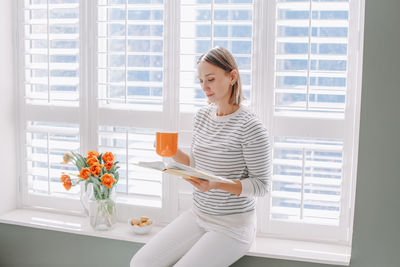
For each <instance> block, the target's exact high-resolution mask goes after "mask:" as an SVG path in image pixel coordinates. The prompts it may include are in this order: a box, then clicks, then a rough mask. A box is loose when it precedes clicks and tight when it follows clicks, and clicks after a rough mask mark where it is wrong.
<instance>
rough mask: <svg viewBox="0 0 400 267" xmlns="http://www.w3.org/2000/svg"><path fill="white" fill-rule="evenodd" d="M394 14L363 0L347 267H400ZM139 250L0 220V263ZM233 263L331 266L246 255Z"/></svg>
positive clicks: (392, 0)
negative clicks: (353, 203)
mask: <svg viewBox="0 0 400 267" xmlns="http://www.w3.org/2000/svg"><path fill="white" fill-rule="evenodd" d="M399 12H400V1H399V0H379V1H378V0H366V24H365V46H364V78H363V92H362V108H361V133H360V150H359V164H358V178H357V195H356V210H355V226H354V236H353V255H352V260H351V265H350V266H351V267H398V266H400V259H399V256H400V245H399V243H400V229H399V227H400V194H399V193H398V191H399V190H400V175H399V169H400V146H399V144H400V141H399V138H400V105H399V102H400V71H399V64H400V56H399V53H400V30H399V29H400V14H399ZM139 247H140V245H138V244H134V243H129V242H122V241H111V240H106V239H101V238H92V237H84V236H79V235H72V234H65V233H60V232H53V231H44V230H34V229H30V228H25V227H18V226H11V225H3V224H0V266H41V267H45V266H46V267H50V266H51V267H53V266H67V265H71V266H90V265H95V266H127V265H128V262H129V259H130V257H131V255H132V254H133V253H134V252H135V251H136V250H137V249H138V248H139ZM234 266H235V267H241V266H246V267H247V266H254V267H261V266H268V267H278V266H280V267H282V266H285V267H305V266H315V267H316V266H319V267H324V266H328V265H318V264H311V263H301V262H293V261H284V260H273V259H264V258H256V257H244V258H242V259H241V260H239V261H238V262H237V263H236V264H234ZM205 267H206V266H205Z"/></svg>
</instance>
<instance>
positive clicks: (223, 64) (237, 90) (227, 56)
mask: <svg viewBox="0 0 400 267" xmlns="http://www.w3.org/2000/svg"><path fill="white" fill-rule="evenodd" d="M202 61H206V62H208V63H210V64H213V65H215V66H217V67H219V68H221V69H223V70H224V71H225V72H226V73H227V74H229V73H230V72H231V71H232V70H236V71H237V72H238V76H237V80H236V82H235V83H234V84H233V85H232V91H231V96H230V98H229V104H232V105H239V104H240V102H241V101H242V100H244V96H243V92H242V83H241V81H240V75H239V69H238V66H237V64H236V61H235V58H234V57H233V56H232V54H231V52H229V50H227V49H226V48H223V47H220V46H216V47H214V48H212V49H210V50H208V51H207V52H205V53H204V54H202V55H201V56H200V58H199V59H198V60H197V64H199V63H200V62H202Z"/></svg>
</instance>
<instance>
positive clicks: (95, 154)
mask: <svg viewBox="0 0 400 267" xmlns="http://www.w3.org/2000/svg"><path fill="white" fill-rule="evenodd" d="M98 157H99V152H97V151H89V152H88V156H87V158H98Z"/></svg>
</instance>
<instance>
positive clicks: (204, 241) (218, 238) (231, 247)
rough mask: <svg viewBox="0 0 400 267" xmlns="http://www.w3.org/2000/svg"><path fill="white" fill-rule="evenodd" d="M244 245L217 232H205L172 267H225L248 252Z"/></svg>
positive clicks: (246, 245)
mask: <svg viewBox="0 0 400 267" xmlns="http://www.w3.org/2000/svg"><path fill="white" fill-rule="evenodd" d="M250 246H251V244H246V243H244V242H241V241H239V240H236V239H234V238H232V237H230V236H227V235H225V234H222V233H218V232H207V233H206V234H204V235H203V236H202V237H201V238H200V239H199V241H197V242H196V244H194V245H193V247H192V248H191V249H190V250H189V251H188V252H187V253H186V254H185V255H184V256H183V257H182V258H181V259H180V260H179V261H178V262H177V263H176V265H174V267H200V266H202V267H204V266H207V267H226V266H229V265H231V264H233V263H234V262H235V261H237V260H238V259H240V258H241V257H242V256H243V255H244V254H246V252H247V251H248V250H249V248H250Z"/></svg>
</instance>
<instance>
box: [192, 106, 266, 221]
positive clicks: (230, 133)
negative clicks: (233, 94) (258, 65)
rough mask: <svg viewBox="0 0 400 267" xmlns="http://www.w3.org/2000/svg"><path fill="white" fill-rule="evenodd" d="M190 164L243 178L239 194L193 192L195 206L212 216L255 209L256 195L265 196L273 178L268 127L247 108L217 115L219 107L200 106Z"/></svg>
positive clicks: (220, 174) (219, 173) (211, 191)
mask: <svg viewBox="0 0 400 267" xmlns="http://www.w3.org/2000/svg"><path fill="white" fill-rule="evenodd" d="M190 164H191V166H193V167H195V168H197V169H199V170H204V171H206V172H210V173H213V174H215V175H217V176H221V177H224V178H227V179H232V180H233V179H240V181H241V183H242V192H241V194H240V196H236V195H235V194H231V193H229V192H226V191H222V190H218V189H212V190H210V191H207V192H201V191H199V190H198V189H197V188H194V191H193V201H194V205H195V206H196V207H197V208H198V209H200V210H201V211H202V212H204V213H207V214H211V215H230V214H238V213H244V212H248V211H252V210H254V209H255V197H257V196H264V195H265V194H266V193H267V192H268V189H269V181H270V177H271V153H270V143H269V137H268V133H267V130H266V129H265V127H264V126H263V125H262V123H261V122H260V121H259V120H258V119H257V118H256V117H255V115H254V114H253V113H252V112H251V111H250V110H249V109H248V108H246V107H243V106H242V107H240V108H239V109H238V110H237V111H235V112H234V113H232V114H229V115H226V116H216V107H215V106H207V107H204V108H202V109H200V110H199V111H198V112H197V114H196V116H195V119H194V131H193V141H192V147H191V154H190Z"/></svg>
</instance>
